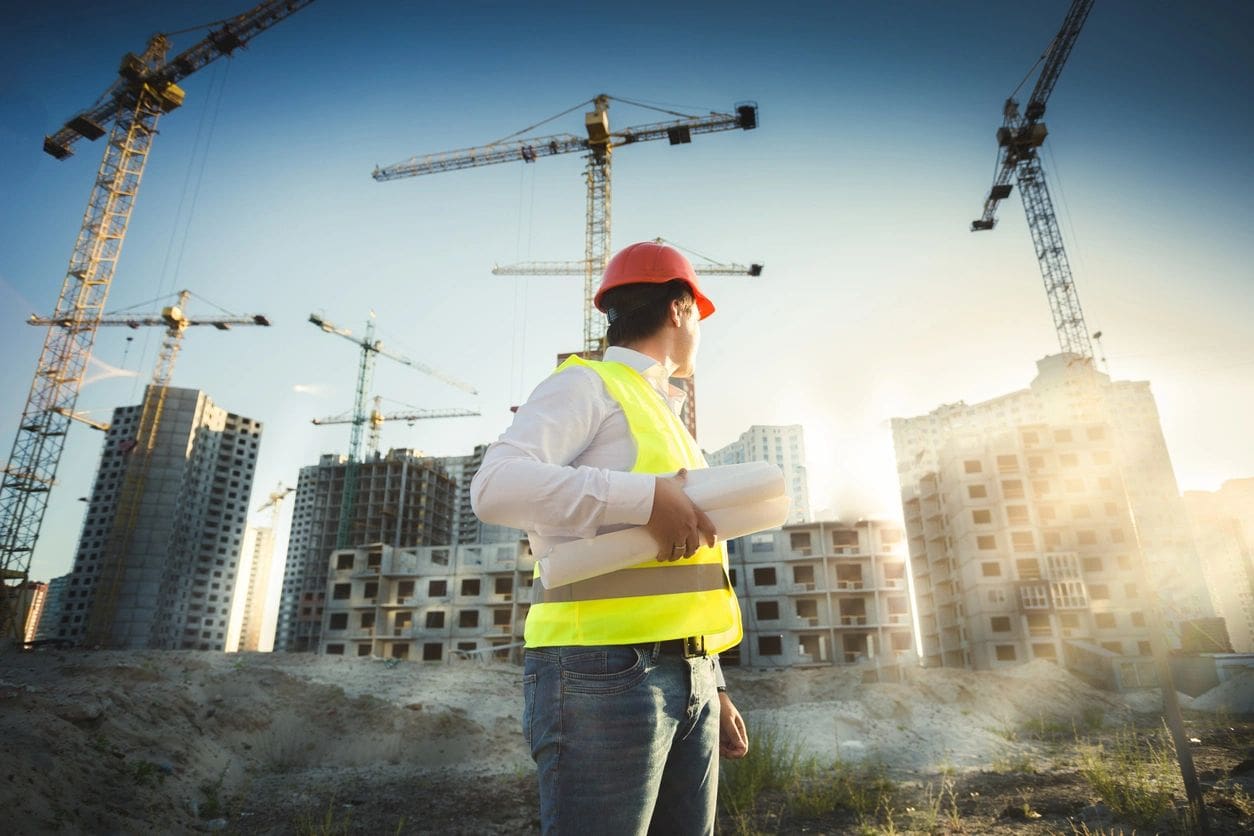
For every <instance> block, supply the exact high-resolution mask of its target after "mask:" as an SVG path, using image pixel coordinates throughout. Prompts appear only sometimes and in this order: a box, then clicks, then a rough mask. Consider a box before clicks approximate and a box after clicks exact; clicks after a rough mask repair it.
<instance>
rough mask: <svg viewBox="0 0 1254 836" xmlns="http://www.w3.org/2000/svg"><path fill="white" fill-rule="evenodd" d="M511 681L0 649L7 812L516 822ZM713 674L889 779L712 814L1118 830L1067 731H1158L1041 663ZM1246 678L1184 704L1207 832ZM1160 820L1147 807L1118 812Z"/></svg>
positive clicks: (269, 657) (354, 663)
mask: <svg viewBox="0 0 1254 836" xmlns="http://www.w3.org/2000/svg"><path fill="white" fill-rule="evenodd" d="M1247 676H1249V677H1251V679H1254V674H1251V675H1247ZM519 679H520V671H519V669H518V668H517V667H514V666H510V665H507V664H503V663H491V664H484V663H477V662H456V663H451V664H444V665H422V664H418V663H399V664H396V663H391V662H385V661H382V660H369V659H350V658H342V657H316V656H310V655H288V654H239V655H225V654H215V653H198V652H132V653H124V652H99V651H97V652H88V651H44V652H36V653H25V654H18V653H9V654H6V655H4V656H3V657H2V658H0V764H2V765H3V770H2V771H0V788H3V789H2V791H0V804H2V805H3V810H4V817H3V819H4V822H5V830H6V831H7V832H12V833H31V834H34V833H47V832H63V833H141V832H142V833H147V832H159V833H184V832H212V831H222V832H227V833H257V834H287V833H298V834H304V833H318V834H322V833H345V832H348V833H441V834H444V833H465V834H479V833H510V834H514V833H534V832H538V829H539V820H538V813H537V804H536V796H535V789H534V785H533V778H532V764H531V761H530V758H529V757H528V755H527V753H526V751H525V750H524V747H523V744H522V739H521V735H520V733H519V730H518V719H517V717H518V712H519V708H520V703H521V697H520V695H519V693H520V692H519ZM728 680H729V688H730V690H731V691H732V693H733V695H734V696H735V700H736V702H737V704H738V706H739V707H740V708H741V710H742V711H743V712H744V714H745V717H746V720H747V722H748V723H749V725H750V727H751V731H752V730H755V729H756V730H764V729H771V730H774V731H775V732H776V733H778V734H779V735H781V736H782V737H785V738H787V739H789V740H790V741H795V745H796V747H797V750H798V752H799V753H800V754H801V755H803V756H804V757H805V758H807V759H809V760H810V761H812V762H814V763H818V764H823V765H827V764H836V765H838V766H840V765H851V764H853V765H857V768H858V769H872V768H873V769H875V770H878V771H877V773H876V774H879V775H881V776H882V780H883V782H884V786H886V787H891V791H890V792H888V793H886V795H885V799H886V800H885V801H884V803H883V804H882V805H879V808H878V809H877V810H872V811H870V812H866V811H863V812H856V811H854V810H851V809H849V808H847V807H838V808H836V809H832V810H827V811H824V812H822V813H821V814H810V815H806V814H802V813H800V812H798V811H797V809H796V807H795V805H793V804H791V803H790V799H789V798H788V797H787V794H786V793H779V792H778V791H770V790H768V791H764V792H763V793H762V794H761V797H760V798H756V799H755V801H754V804H753V809H752V811H751V812H750V813H748V814H744V812H743V811H742V812H741V814H739V815H733V814H732V812H731V811H729V810H726V809H724V810H722V812H721V816H720V831H721V832H727V833H732V832H761V833H857V832H871V833H875V832H880V833H892V832H964V833H1066V834H1070V833H1118V832H1124V833H1131V832H1132V826H1131V825H1129V824H1128V823H1127V822H1121V821H1119V820H1118V818H1117V817H1116V816H1114V815H1113V814H1112V812H1111V810H1110V809H1109V808H1108V807H1107V806H1106V805H1104V804H1102V803H1100V798H1099V796H1098V793H1097V792H1096V791H1095V790H1094V789H1093V787H1092V785H1091V782H1090V781H1088V780H1086V778H1085V777H1084V776H1083V774H1082V772H1081V769H1080V763H1081V758H1082V755H1081V749H1082V748H1085V747H1090V746H1092V745H1094V744H1096V743H1099V742H1104V743H1106V744H1107V745H1110V746H1112V747H1113V746H1115V745H1117V744H1118V742H1119V741H1120V740H1123V741H1126V740H1128V739H1130V736H1136V735H1140V736H1142V737H1145V738H1147V739H1148V738H1152V737H1153V736H1154V735H1155V734H1157V733H1158V732H1159V729H1160V720H1159V719H1158V716H1157V714H1156V712H1155V710H1154V705H1153V699H1152V695H1149V694H1144V693H1142V694H1134V695H1131V696H1129V697H1123V696H1118V695H1112V694H1106V693H1103V692H1099V691H1096V690H1094V689H1092V688H1089V687H1088V686H1087V685H1085V684H1084V683H1082V682H1080V681H1079V680H1076V679H1075V678H1074V677H1072V676H1070V675H1069V674H1067V673H1066V672H1065V671H1062V670H1060V669H1058V668H1057V667H1055V666H1053V665H1050V664H1048V663H1043V662H1041V663H1032V664H1030V665H1026V666H1024V667H1022V668H1018V669H1015V670H1014V671H1013V672H1011V673H1005V674H993V673H973V672H964V671H947V670H929V671H924V670H917V669H916V670H912V671H909V672H907V675H906V676H904V677H903V679H902V681H900V682H875V683H866V682H864V681H863V680H864V674H863V672H862V671H860V670H857V669H838V668H827V669H809V670H791V671H771V672H764V671H748V670H735V669H731V670H729V671H728ZM1251 685H1254V682H1251ZM1228 690H1229V691H1232V690H1233V688H1231V687H1230V688H1229V689H1228ZM1249 690H1250V689H1248V688H1247V689H1237V690H1236V691H1235V692H1234V693H1235V696H1229V695H1226V694H1219V695H1218V696H1214V695H1212V697H1211V699H1210V702H1209V703H1206V704H1207V705H1208V707H1210V708H1211V709H1212V710H1211V711H1207V712H1187V714H1188V718H1187V725H1188V732H1189V734H1190V736H1191V737H1193V738H1195V739H1196V740H1197V742H1196V743H1195V744H1194V757H1195V759H1196V762H1197V768H1198V772H1199V776H1200V778H1201V780H1202V783H1203V785H1204V786H1205V787H1206V788H1207V802H1208V809H1209V811H1210V814H1211V820H1212V832H1216V833H1240V832H1247V833H1248V832H1254V802H1251V800H1250V796H1251V795H1254V714H1242V713H1239V710H1240V709H1242V708H1244V710H1245V711H1249V710H1250V707H1249V706H1248V705H1245V704H1244V703H1242V702H1241V700H1242V699H1247V701H1248V694H1247V692H1248V691H1249ZM1085 750H1086V751H1092V750H1091V749H1085ZM824 768H826V767H824ZM841 768H844V767H841ZM1180 796H1181V799H1182V797H1183V793H1182V791H1181V792H1180ZM1177 818H1178V817H1177ZM1176 829H1179V828H1178V822H1177V820H1176V819H1173V818H1171V817H1170V816H1169V817H1166V818H1164V819H1163V821H1162V822H1161V823H1159V824H1156V825H1154V826H1153V827H1151V828H1146V827H1145V826H1144V825H1142V826H1141V827H1140V828H1139V829H1137V830H1136V832H1137V833H1149V832H1154V831H1155V830H1159V831H1163V832H1170V831H1172V830H1176Z"/></svg>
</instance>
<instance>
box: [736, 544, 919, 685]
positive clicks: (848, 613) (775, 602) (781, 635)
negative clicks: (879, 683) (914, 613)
mask: <svg viewBox="0 0 1254 836" xmlns="http://www.w3.org/2000/svg"><path fill="white" fill-rule="evenodd" d="M904 541H905V538H904V537H903V536H902V531H901V527H900V526H898V525H897V524H896V523H889V522H879V521H866V520H863V521H859V522H857V523H842V522H837V521H832V522H810V523H800V524H797V525H786V526H784V527H783V528H781V529H777V530H773V531H763V532H760V533H758V534H751V535H749V536H747V537H740V538H737V539H735V540H732V541H730V542H729V543H728V544H727V557H728V562H729V564H730V567H731V582H732V587H733V588H734V589H735V590H736V595H737V597H738V598H739V599H740V612H741V617H742V619H743V622H744V634H745V637H744V640H743V641H742V642H741V644H740V646H739V647H738V648H737V649H736V650H735V651H732V652H728V653H724V654H723V659H724V664H740V665H745V666H752V667H790V666H806V665H849V664H857V663H868V664H871V665H874V666H875V667H876V668H882V667H883V666H885V665H896V664H898V663H903V664H904V663H913V662H914V661H915V660H916V659H917V657H916V656H915V655H914V652H913V651H914V628H913V619H912V617H911V611H910V592H909V579H908V578H907V572H906V551H905V544H904Z"/></svg>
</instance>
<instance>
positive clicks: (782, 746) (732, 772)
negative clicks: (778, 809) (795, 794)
mask: <svg viewBox="0 0 1254 836" xmlns="http://www.w3.org/2000/svg"><path fill="white" fill-rule="evenodd" d="M802 766H803V761H802V757H801V750H800V748H799V747H798V746H797V744H796V743H794V742H793V741H792V740H790V739H789V738H787V737H785V736H784V735H783V733H782V732H781V731H780V730H779V729H778V728H776V727H775V726H763V727H761V728H760V729H751V730H750V732H749V754H748V755H746V756H745V757H744V758H743V759H741V760H738V761H732V762H730V763H725V764H723V767H722V770H721V773H720V774H719V786H718V794H719V799H720V801H721V802H722V804H723V806H724V807H725V808H726V809H727V811H728V812H729V813H731V814H732V816H733V817H739V815H740V814H741V813H745V814H747V813H751V812H752V810H753V808H754V804H755V802H756V800H757V798H758V796H759V795H760V794H761V793H763V792H766V791H770V790H778V791H782V792H789V791H791V790H793V789H794V788H795V787H796V786H797V783H798V781H799V780H800V777H801V773H802Z"/></svg>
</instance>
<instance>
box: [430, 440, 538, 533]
mask: <svg viewBox="0 0 1254 836" xmlns="http://www.w3.org/2000/svg"><path fill="white" fill-rule="evenodd" d="M487 450H488V445H486V444H477V445H475V449H474V452H472V453H470V454H469V455H466V456H441V457H439V458H437V459H436V461H437V462H438V463H439V465H440V466H441V467H443V468H444V470H445V472H446V473H448V475H449V476H451V477H452V478H453V480H454V481H455V482H456V483H457V494H456V498H455V500H454V502H453V523H452V532H453V536H452V538H451V540H450V543H451V544H453V545H473V544H476V543H509V542H517V541H519V540H522V539H525V538H526V536H527V535H526V533H525V532H523V531H520V530H519V529H517V528H509V527H508V526H504V525H493V524H491V523H485V522H484V521H483V520H481V519H479V518H478V517H477V516H475V511H474V508H473V507H471V504H470V480H472V479H474V478H475V474H476V473H478V472H479V468H480V467H481V466H482V465H483V454H484V453H486V452H487Z"/></svg>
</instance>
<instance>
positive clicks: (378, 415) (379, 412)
mask: <svg viewBox="0 0 1254 836" xmlns="http://www.w3.org/2000/svg"><path fill="white" fill-rule="evenodd" d="M478 414H479V413H478V412H475V411H474V410H473V409H453V408H450V409H420V408H418V407H412V408H411V409H410V411H409V412H393V413H392V414H390V415H384V414H383V398H382V397H380V396H379V395H375V396H374V408H373V409H372V410H370V414H369V415H368V416H366V423H368V424H369V425H370V433H369V436H368V438H367V440H366V452H367V453H369V454H370V455H371V456H373V455H374V454H375V453H378V452H379V437H380V434H381V432H382V430H383V425H384V424H385V423H386V422H388V421H405V422H406V423H408V424H409V425H410V426H411V427H412V426H413V424H414V422H415V421H422V420H424V419H427V418H469V417H472V416H476V415H478ZM356 421H357V416H356V415H355V414H354V413H351V412H345V413H343V414H341V415H332V416H330V417H328V418H315V419H313V424H314V425H315V426H318V427H323V426H326V425H328V424H354V423H356Z"/></svg>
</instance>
